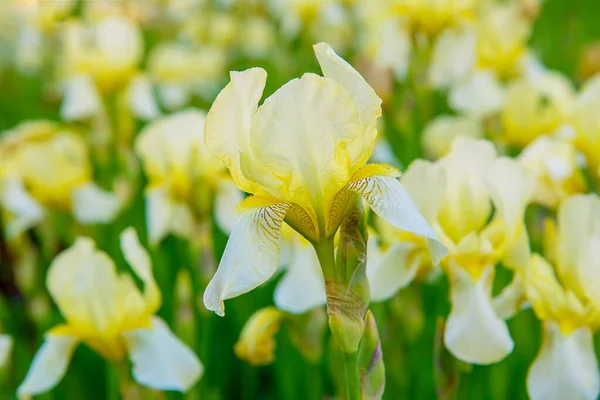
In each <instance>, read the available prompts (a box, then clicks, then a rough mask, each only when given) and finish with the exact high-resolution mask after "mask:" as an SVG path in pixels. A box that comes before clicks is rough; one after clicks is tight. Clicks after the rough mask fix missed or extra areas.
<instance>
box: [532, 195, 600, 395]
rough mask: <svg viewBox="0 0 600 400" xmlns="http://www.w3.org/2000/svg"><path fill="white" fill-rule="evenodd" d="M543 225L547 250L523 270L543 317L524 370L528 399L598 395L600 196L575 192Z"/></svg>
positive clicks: (540, 315) (535, 309)
mask: <svg viewBox="0 0 600 400" xmlns="http://www.w3.org/2000/svg"><path fill="white" fill-rule="evenodd" d="M557 219H558V228H556V227H555V225H554V224H553V223H549V224H548V225H547V229H546V232H545V234H546V235H547V237H546V239H547V243H546V244H547V246H546V251H545V255H546V258H544V257H542V256H541V255H538V254H534V255H533V256H532V257H531V264H530V266H529V269H528V270H527V271H526V273H525V276H526V278H525V288H526V293H527V298H528V299H529V301H530V302H531V304H532V306H533V310H534V311H535V313H536V315H537V316H538V318H539V319H540V320H542V330H543V336H542V344H541V346H540V349H539V352H538V355H537V357H536V359H535V361H534V362H533V364H532V365H531V367H530V369H529V374H528V375H527V392H528V393H529V396H530V398H531V399H532V400H541V399H544V400H553V399H556V400H559V399H590V400H591V399H596V398H597V397H598V394H600V372H599V370H598V360H597V359H596V356H595V352H594V341H593V333H594V332H595V331H596V330H597V329H598V327H599V326H600V295H599V294H600V291H599V288H600V286H599V285H600V279H599V278H600V277H599V275H598V271H600V199H599V198H598V196H597V195H594V194H590V195H575V196H572V197H570V198H568V199H567V200H565V201H564V202H563V203H562V204H561V206H560V208H559V210H558V217H557Z"/></svg>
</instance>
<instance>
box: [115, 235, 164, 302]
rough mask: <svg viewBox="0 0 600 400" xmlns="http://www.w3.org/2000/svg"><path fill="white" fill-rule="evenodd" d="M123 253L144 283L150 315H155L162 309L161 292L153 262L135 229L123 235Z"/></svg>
mask: <svg viewBox="0 0 600 400" xmlns="http://www.w3.org/2000/svg"><path fill="white" fill-rule="evenodd" d="M120 239H121V251H122V252H123V255H124V256H125V260H126V261H127V264H129V265H130V266H131V268H132V269H133V271H134V272H135V273H136V275H137V276H138V277H139V278H140V279H141V280H142V282H144V297H145V300H146V304H147V310H148V313H149V314H154V313H155V312H156V311H158V309H159V307H160V301H161V296H160V290H159V289H158V285H157V284H156V281H155V280H154V275H153V274H152V262H151V260H150V256H149V255H148V252H147V251H146V249H144V247H142V245H141V243H140V240H139V239H138V236H137V233H136V231H135V229H134V228H132V227H129V228H127V229H125V230H124V231H123V232H122V233H121V238H120Z"/></svg>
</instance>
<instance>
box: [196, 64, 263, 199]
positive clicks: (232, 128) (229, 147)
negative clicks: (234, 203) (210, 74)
mask: <svg viewBox="0 0 600 400" xmlns="http://www.w3.org/2000/svg"><path fill="white" fill-rule="evenodd" d="M230 75H231V82H229V84H228V85H227V86H225V88H224V89H223V90H222V91H221V93H219V95H218V96H217V98H216V100H215V102H214V103H213V105H212V107H211V108H210V110H209V112H208V115H207V116H206V125H205V129H204V141H205V143H206V148H207V149H208V150H209V151H210V152H211V153H212V154H213V155H214V156H215V157H217V158H219V159H221V160H222V161H223V162H224V163H225V165H226V166H227V168H229V171H230V172H231V175H232V176H233V179H234V180H235V182H236V184H237V185H238V187H239V188H240V189H242V190H243V191H245V192H248V193H255V194H256V193H257V192H258V191H259V189H258V187H257V185H256V184H255V183H253V182H252V181H250V180H248V178H246V177H245V176H244V174H243V173H242V169H241V164H240V153H243V154H251V151H250V138H249V134H250V125H251V123H252V119H253V118H254V114H255V113H256V109H257V107H258V102H259V101H260V98H261V96H262V92H263V90H264V88H265V83H266V80H267V73H266V72H265V70H263V69H261V68H252V69H249V70H246V71H243V72H231V73H230Z"/></svg>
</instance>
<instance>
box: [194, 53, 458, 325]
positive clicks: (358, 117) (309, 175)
mask: <svg viewBox="0 0 600 400" xmlns="http://www.w3.org/2000/svg"><path fill="white" fill-rule="evenodd" d="M314 49H315V53H316V55H317V59H318V60H319V63H320V65H321V69H322V70H323V73H324V76H319V75H316V74H311V73H307V74H305V75H303V76H302V77H301V78H300V79H293V80H291V81H290V82H288V83H287V84H285V85H284V86H283V87H281V88H280V89H279V90H277V91H276V92H275V93H274V94H273V95H272V96H270V97H269V98H267V99H266V100H265V101H264V103H263V104H262V105H261V106H260V107H259V106H258V103H259V100H260V98H261V96H262V92H263V89H264V87H265V81H266V77H267V76H266V72H265V71H264V70H262V69H260V68H252V69H249V70H246V71H243V72H231V82H230V83H229V84H228V85H227V86H226V87H225V88H224V89H223V91H222V92H221V93H220V94H219V96H218V97H217V99H216V100H215V102H214V104H213V106H212V108H211V109H210V111H209V113H208V115H207V119H206V129H205V142H206V147H207V148H208V150H209V151H210V152H211V153H212V154H213V155H214V156H216V157H217V158H220V159H221V160H222V161H223V162H224V163H225V165H227V167H228V168H229V171H230V172H231V175H232V176H233V179H234V181H235V182H236V184H237V186H238V187H239V188H240V189H241V190H243V191H245V192H248V193H251V194H253V196H251V197H249V198H247V199H245V200H244V201H242V202H241V203H240V204H239V205H238V206H237V211H238V212H239V213H240V217H239V219H238V220H237V223H236V226H235V228H234V229H233V232H232V234H231V236H230V238H229V241H228V243H227V246H226V248H225V252H224V254H223V257H222V259H221V262H220V265H219V268H218V270H217V272H216V274H215V276H214V277H213V279H212V280H211V282H210V283H209V285H208V287H207V289H206V292H205V293H204V304H205V305H206V307H207V308H208V309H210V310H213V311H215V312H216V313H217V314H219V315H224V312H225V310H224V303H223V301H224V300H226V299H230V298H232V297H235V296H238V295H240V294H243V293H245V292H248V291H249V290H251V289H253V288H255V287H257V286H259V285H260V284H262V283H263V282H265V281H267V280H268V279H269V278H270V277H271V276H272V275H273V273H274V272H275V271H276V270H277V266H278V263H279V255H280V244H279V239H280V232H281V227H282V224H283V222H284V221H285V222H286V223H287V224H288V225H290V226H291V227H292V228H294V230H296V231H297V232H298V233H300V234H301V235H302V236H303V237H304V238H305V239H306V240H308V241H309V242H310V243H311V244H312V245H313V247H315V249H317V253H319V251H321V252H323V253H327V254H330V255H331V256H333V239H334V236H335V234H336V232H337V231H338V228H339V226H340V224H341V223H342V221H343V220H344V218H345V216H346V214H347V212H348V211H349V210H350V209H351V207H352V206H353V205H354V204H355V201H356V200H357V196H362V198H363V199H364V200H365V201H366V202H367V203H368V204H369V206H370V207H371V208H372V210H373V211H374V212H375V213H376V214H378V215H379V216H381V217H382V218H384V219H386V220H387V221H388V222H390V223H392V224H393V225H395V226H397V227H399V228H400V229H403V230H406V231H409V232H413V233H415V234H416V235H419V236H423V237H425V238H426V240H427V243H428V246H429V248H430V251H431V252H432V258H433V260H434V263H437V262H439V260H440V259H441V258H443V257H444V256H445V255H446V248H445V247H444V246H443V245H442V244H441V243H440V242H439V240H438V238H437V236H436V235H435V233H434V232H433V231H432V230H431V229H430V227H429V225H428V224H427V222H426V221H425V220H424V219H423V217H422V216H421V214H420V213H419V212H418V210H417V208H416V207H415V205H414V204H413V202H412V200H411V199H410V197H409V196H408V194H407V193H406V191H405V190H404V188H403V187H402V185H401V184H400V182H399V181H398V179H397V178H398V176H399V175H400V172H399V171H398V170H397V169H395V168H393V167H391V166H387V165H381V164H368V165H366V162H367V160H368V158H369V156H370V155H371V152H372V150H373V146H374V144H375V139H376V136H377V130H376V127H375V124H376V121H377V119H378V118H379V116H380V115H381V106H380V104H381V100H380V99H379V98H378V97H377V95H376V94H375V92H374V91H373V89H372V88H371V87H370V86H369V85H368V84H367V83H366V81H365V80H364V79H363V78H362V77H361V76H360V74H359V73H358V72H357V71H356V70H354V68H352V67H351V66H350V65H349V64H348V63H347V62H346V61H344V60H343V59H341V58H340V57H339V56H338V55H337V54H336V53H335V52H334V51H333V50H332V49H331V48H330V47H329V46H328V45H327V44H325V43H320V44H317V45H315V47H314ZM331 261H332V260H331ZM332 272H333V271H330V270H324V271H323V273H324V275H325V277H326V279H329V278H330V277H331V274H332Z"/></svg>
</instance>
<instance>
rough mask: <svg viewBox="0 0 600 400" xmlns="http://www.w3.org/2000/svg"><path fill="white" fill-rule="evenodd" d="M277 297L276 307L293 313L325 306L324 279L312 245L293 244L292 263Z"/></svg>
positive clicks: (279, 285) (277, 292) (277, 289)
mask: <svg viewBox="0 0 600 400" xmlns="http://www.w3.org/2000/svg"><path fill="white" fill-rule="evenodd" d="M298 242H299V240H298ZM274 297H275V305H276V306H277V308H279V309H281V310H284V311H287V312H290V313H293V314H302V313H304V312H306V311H309V310H311V309H312V308H314V307H317V306H320V305H323V304H325V301H326V296H325V279H324V278H323V272H322V271H321V265H320V264H319V259H318V258H317V254H316V253H315V249H314V248H313V247H312V246H311V245H310V244H308V243H294V246H293V251H292V260H291V262H290V265H289V266H288V268H287V271H286V272H285V275H284V276H283V277H282V278H281V280H280V281H279V283H278V284H277V287H276V288H275V295H274Z"/></svg>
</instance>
